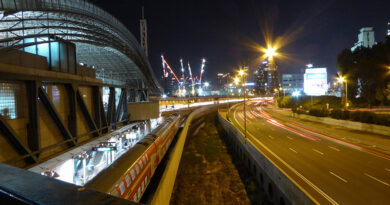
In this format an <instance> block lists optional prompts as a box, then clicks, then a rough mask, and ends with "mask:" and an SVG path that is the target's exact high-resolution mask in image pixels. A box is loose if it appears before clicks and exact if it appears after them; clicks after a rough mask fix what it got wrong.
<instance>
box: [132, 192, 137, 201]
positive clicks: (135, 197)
mask: <svg viewBox="0 0 390 205" xmlns="http://www.w3.org/2000/svg"><path fill="white" fill-rule="evenodd" d="M133 201H134V202H137V193H135V194H134V197H133Z"/></svg>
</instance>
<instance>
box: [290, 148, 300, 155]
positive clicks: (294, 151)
mask: <svg viewBox="0 0 390 205" xmlns="http://www.w3.org/2000/svg"><path fill="white" fill-rule="evenodd" d="M289 149H290V150H291V151H293V152H295V154H297V153H298V152H297V151H295V150H293V149H292V148H289Z"/></svg>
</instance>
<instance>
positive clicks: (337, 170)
mask: <svg viewBox="0 0 390 205" xmlns="http://www.w3.org/2000/svg"><path fill="white" fill-rule="evenodd" d="M246 105H247V106H246V113H247V115H246V116H247V120H246V121H247V123H246V127H247V131H246V133H247V140H248V141H249V142H251V143H252V144H253V145H254V146H255V147H256V148H257V149H258V150H259V151H260V152H262V153H263V154H264V155H265V156H266V157H267V158H268V159H270V160H271V161H272V162H273V163H274V164H276V165H277V166H278V167H279V169H280V170H281V171H282V172H283V173H285V174H286V175H287V177H289V178H290V179H291V180H292V181H293V182H294V183H295V184H296V185H297V186H298V187H300V188H301V190H302V191H304V192H305V193H306V194H307V195H308V196H309V197H310V198H311V199H312V200H313V201H315V202H317V203H319V204H389V202H390V156H389V155H387V154H384V153H380V152H377V151H374V150H369V149H367V148H363V147H360V146H358V145H354V144H351V143H348V142H344V141H341V140H338V139H336V138H333V137H332V136H330V135H325V134H323V133H319V132H315V131H312V130H310V129H309V128H306V127H302V126H298V125H296V124H294V123H291V122H285V121H282V120H279V119H276V118H274V117H273V116H272V115H271V114H269V113H267V112H265V111H264V110H263V109H262V108H261V103H260V102H253V101H252V102H247V104H246ZM228 115H229V119H230V121H231V122H232V123H233V125H234V126H235V127H237V128H238V129H240V130H241V131H242V132H243V133H244V127H245V126H244V115H243V103H241V104H239V105H237V106H234V107H233V108H232V109H231V110H230V112H229V113H228Z"/></svg>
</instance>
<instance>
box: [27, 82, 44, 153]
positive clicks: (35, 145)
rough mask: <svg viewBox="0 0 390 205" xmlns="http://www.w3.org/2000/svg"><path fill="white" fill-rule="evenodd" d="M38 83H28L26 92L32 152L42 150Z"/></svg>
mask: <svg viewBox="0 0 390 205" xmlns="http://www.w3.org/2000/svg"><path fill="white" fill-rule="evenodd" d="M39 84H40V83H39V82H38V81H27V82H26V92H27V101H28V117H29V123H28V124H27V136H28V140H27V142H28V146H29V148H30V149H31V150H32V151H37V150H39V149H40V148H41V136H40V132H39V120H38V86H39Z"/></svg>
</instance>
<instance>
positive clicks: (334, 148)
mask: <svg viewBox="0 0 390 205" xmlns="http://www.w3.org/2000/svg"><path fill="white" fill-rule="evenodd" d="M328 147H329V148H331V149H333V150H336V151H338V152H340V150H339V149H337V148H336V147H332V146H328Z"/></svg>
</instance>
